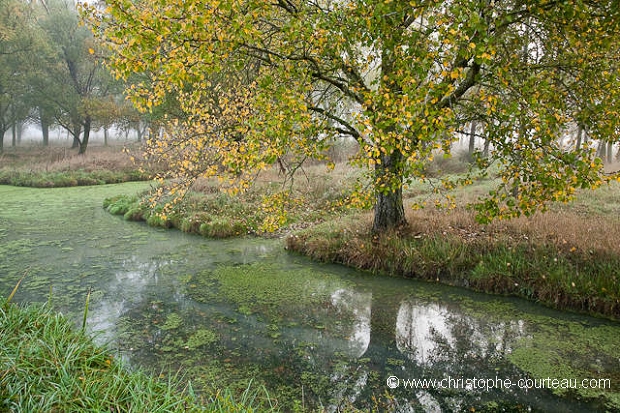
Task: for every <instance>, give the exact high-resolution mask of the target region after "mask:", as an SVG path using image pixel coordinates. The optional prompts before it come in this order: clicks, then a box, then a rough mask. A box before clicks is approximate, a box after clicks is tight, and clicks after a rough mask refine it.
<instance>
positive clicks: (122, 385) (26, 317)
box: [0, 298, 276, 412]
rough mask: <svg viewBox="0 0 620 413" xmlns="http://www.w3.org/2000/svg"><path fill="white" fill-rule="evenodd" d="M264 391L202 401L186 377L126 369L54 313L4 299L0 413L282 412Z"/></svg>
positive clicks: (0, 325)
mask: <svg viewBox="0 0 620 413" xmlns="http://www.w3.org/2000/svg"><path fill="white" fill-rule="evenodd" d="M264 392H265V390H264V389H262V388H254V387H252V386H249V387H248V388H247V389H246V391H244V392H243V393H242V394H241V395H235V394H233V392H232V391H230V390H222V391H220V392H217V393H216V394H214V395H210V396H205V395H197V394H195V393H194V391H193V390H192V387H191V384H188V383H184V381H183V380H182V378H181V377H175V376H172V377H171V378H170V379H168V380H165V381H163V380H160V379H158V378H156V377H154V376H151V375H148V374H146V373H144V372H141V371H139V370H137V371H136V370H132V371H130V370H128V369H127V368H126V367H125V366H124V365H123V363H122V362H121V361H120V360H118V359H116V358H115V357H113V356H112V355H111V354H110V353H109V352H108V351H106V350H105V349H104V348H102V347H99V346H96V345H94V344H93V342H92V340H91V339H90V338H89V337H88V336H86V335H84V334H83V333H82V332H81V331H79V329H77V328H76V326H75V325H74V324H73V323H72V322H70V321H69V320H67V319H66V318H64V317H63V316H62V315H59V314H56V313H54V312H52V311H51V310H50V309H49V308H48V307H45V306H28V307H19V306H16V305H12V304H10V303H9V302H8V301H7V300H6V299H3V298H0V412H70V411H80V412H250V411H276V408H275V407H274V406H272V405H271V404H270V402H269V398H268V397H265V394H264ZM265 400H267V402H265Z"/></svg>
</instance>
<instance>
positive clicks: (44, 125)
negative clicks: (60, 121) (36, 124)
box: [39, 108, 50, 146]
mask: <svg viewBox="0 0 620 413" xmlns="http://www.w3.org/2000/svg"><path fill="white" fill-rule="evenodd" d="M39 121H40V123H41V133H42V134H43V146H49V144H50V122H49V120H48V119H47V114H46V113H45V112H44V111H43V109H41V108H39Z"/></svg>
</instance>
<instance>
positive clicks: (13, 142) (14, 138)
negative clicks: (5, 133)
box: [11, 122, 17, 147]
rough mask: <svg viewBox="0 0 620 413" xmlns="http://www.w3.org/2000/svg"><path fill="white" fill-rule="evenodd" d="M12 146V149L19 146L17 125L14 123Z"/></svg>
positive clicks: (12, 127)
mask: <svg viewBox="0 0 620 413" xmlns="http://www.w3.org/2000/svg"><path fill="white" fill-rule="evenodd" d="M11 137H12V139H11V146H12V147H16V146H17V123H16V122H13V124H12V125H11Z"/></svg>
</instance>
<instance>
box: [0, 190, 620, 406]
mask: <svg viewBox="0 0 620 413" xmlns="http://www.w3.org/2000/svg"><path fill="white" fill-rule="evenodd" d="M120 188H124V187H115V188H108V189H105V191H108V193H109V194H110V195H113V194H115V193H119V192H120V191H121V189H120ZM97 190H99V191H103V189H90V190H89V191H90V192H88V191H87V193H91V194H93V197H92V199H91V198H89V199H90V201H88V202H86V201H85V200H84V194H85V192H84V191H73V190H67V191H64V190H62V191H55V192H50V191H41V192H38V191H36V190H34V191H33V190H29V189H11V191H8V192H7V193H10V197H6V196H3V195H2V191H3V188H0V198H1V199H3V203H6V204H7V205H6V208H3V209H0V223H2V226H6V228H8V229H10V231H9V230H3V229H2V228H0V238H1V239H2V244H1V245H0V247H2V252H3V260H2V261H0V286H1V287H2V289H3V291H10V289H11V288H12V287H13V286H14V284H15V282H16V280H17V279H18V278H19V276H21V274H23V272H24V271H25V268H26V267H29V268H30V269H29V276H28V278H27V279H26V280H25V281H24V283H23V284H22V286H21V287H20V291H19V293H18V295H17V296H16V300H18V299H19V300H22V301H39V302H41V301H47V300H48V296H49V294H50V290H52V291H53V297H52V298H53V299H52V300H51V301H52V302H53V304H54V305H55V306H56V308H59V309H62V310H63V311H64V310H68V311H67V312H66V314H69V315H71V314H74V315H75V318H76V322H78V323H79V322H80V321H78V320H81V314H82V311H83V305H84V298H85V295H86V291H88V290H89V289H90V288H92V289H93V290H94V293H93V296H92V300H91V307H90V311H89V318H88V322H89V326H90V328H91V330H92V331H96V332H98V333H97V334H98V338H99V340H100V341H102V342H107V343H109V344H110V345H111V346H113V348H114V349H115V351H118V352H120V353H121V354H122V355H123V356H124V357H125V358H126V359H127V360H128V361H129V362H130V363H131V364H132V365H136V366H140V367H143V368H147V369H153V370H154V371H156V372H158V373H159V372H161V371H171V372H174V371H176V370H178V369H180V370H182V372H183V374H185V376H186V377H187V378H188V379H191V380H192V381H193V382H194V388H195V389H196V390H197V391H199V392H200V391H202V392H209V391H212V390H215V389H218V388H220V387H222V386H228V387H232V388H240V389H244V388H245V386H246V385H247V382H248V381H249V380H250V379H253V380H254V381H255V382H256V383H260V384H265V385H266V386H267V388H268V389H269V390H270V393H271V394H272V395H277V396H278V397H279V403H280V404H281V405H282V406H284V409H285V410H290V409H291V408H292V406H293V405H294V402H295V401H299V400H300V399H301V398H302V395H303V399H304V403H305V404H306V406H310V407H322V408H324V409H326V410H328V411H342V410H345V409H347V408H350V407H351V406H355V407H357V408H359V409H362V410H364V411H365V410H375V411H420V410H423V411H462V410H468V409H472V408H474V409H476V410H478V411H479V410H481V408H482V409H484V408H488V407H489V406H499V407H498V408H497V409H500V410H501V409H506V410H512V411H519V409H520V411H525V410H528V409H531V410H534V411H536V410H540V411H591V410H592V409H593V408H596V407H599V406H598V405H587V404H583V405H582V404H579V403H577V402H576V401H575V400H574V399H570V398H562V397H558V396H556V395H554V394H553V393H551V392H548V391H544V390H536V389H534V390H531V391H524V390H520V389H515V388H511V389H503V390H495V391H476V390H475V389H471V388H470V389H469V390H455V389H437V388H430V387H428V388H425V389H416V390H412V389H405V388H403V387H402V386H401V387H399V388H397V389H389V388H388V387H387V386H386V379H387V377H389V376H390V375H395V376H398V377H400V378H401V379H403V380H404V379H433V378H435V379H443V378H446V377H451V378H472V377H496V376H501V377H504V378H512V379H514V380H515V381H516V380H517V379H518V378H522V377H528V374H530V373H531V372H532V371H533V370H534V368H533V367H532V366H534V367H536V368H539V367H540V366H539V365H538V364H543V366H542V367H544V370H542V371H545V372H546V371H551V372H552V373H553V372H554V371H553V367H554V364H552V363H551V362H554V363H555V362H556V360H558V361H557V363H560V362H561V363H562V364H558V366H560V367H562V368H563V369H564V371H567V372H569V373H571V374H576V375H581V376H584V375H585V376H586V377H589V376H588V375H592V376H593V377H612V378H614V380H615V381H614V386H616V387H618V386H620V377H619V376H620V375H619V374H618V371H620V362H619V360H620V354H619V353H620V350H619V349H618V346H617V343H616V341H614V340H617V337H618V336H619V335H620V327H619V326H618V324H617V323H612V322H603V321H600V320H593V319H590V318H587V317H577V316H568V315H566V314H563V313H558V312H550V311H548V310H544V309H541V308H540V307H536V306H533V305H529V304H528V305H525V304H522V303H521V304H519V305H518V306H517V305H516V304H514V301H511V300H507V299H502V298H494V299H490V298H488V297H484V296H480V295H475V294H470V293H466V292H464V291H462V290H455V289H450V288H444V287H439V286H434V285H430V284H423V283H416V282H413V281H410V280H395V279H390V278H385V277H368V276H365V275H363V274H360V273H357V272H354V271H350V270H347V269H345V268H342V267H339V266H327V265H318V264H316V263H311V262H309V261H307V260H305V259H303V258H300V257H296V256H294V255H288V254H286V253H284V252H283V250H282V248H281V245H280V244H279V242H278V241H277V240H268V241H266V240H233V241H222V242H215V241H209V240H205V239H202V238H199V237H189V236H185V235H183V234H180V233H178V232H175V231H168V232H164V231H161V230H156V229H153V228H148V227H146V226H144V225H141V224H137V223H128V222H124V221H122V220H121V219H118V218H117V217H111V216H109V215H108V214H106V213H104V212H103V211H102V210H101V207H100V205H101V201H102V198H103V195H101V196H100V195H97V196H98V198H97V197H96V196H94V195H95V194H98V192H97ZM43 193H46V194H50V193H53V194H54V196H56V197H58V200H57V202H52V201H49V202H46V205H45V206H44V209H45V211H44V213H42V212H41V211H39V210H38V209H37V208H41V207H40V206H39V205H40V203H38V202H34V201H33V200H35V199H39V198H40V197H41V196H42V195H41V194H43ZM46 196H47V195H46ZM69 206H71V209H70V210H71V215H72V219H67V217H66V215H65V211H67V208H69ZM15 211H20V214H19V216H16V215H15ZM24 214H26V215H27V216H28V217H29V218H28V219H27V220H26V219H24V218H23V216H24ZM54 217H61V220H62V221H63V225H62V234H60V235H59V233H58V230H57V228H58V226H57V225H52V224H51V222H52V221H53V219H54ZM84 220H86V221H87V222H88V226H87V228H88V230H87V231H85V230H84V228H85V225H84V224H83V223H82V222H83V221H84ZM33 228H36V231H33ZM119 240H121V241H122V242H121V241H119ZM51 287H53V288H51ZM496 308H500V309H501V308H503V309H504V310H502V311H496ZM566 342H568V343H571V345H566V344H565V343H566ZM527 352H531V353H532V354H535V355H536V357H537V358H536V359H534V361H531V360H528V359H527V358H524V354H525V355H527ZM515 354H516V355H518V356H519V357H514V356H515ZM549 360H551V362H550V361H549ZM528 363H529V364H528ZM544 363H547V364H546V365H544ZM528 368H529V370H526V369H528ZM566 374H568V373H566ZM592 394H593V395H592V396H591V397H593V398H595V397H598V396H599V394H595V393H592ZM498 401H500V402H498ZM493 403H495V404H493ZM519 406H520V407H519ZM593 406H594V407H593ZM611 410H613V409H611Z"/></svg>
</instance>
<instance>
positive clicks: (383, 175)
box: [372, 151, 407, 233]
mask: <svg viewBox="0 0 620 413" xmlns="http://www.w3.org/2000/svg"><path fill="white" fill-rule="evenodd" d="M380 159H381V163H379V164H377V165H376V166H375V179H376V182H378V183H379V184H382V183H384V184H385V187H384V188H385V189H383V190H379V191H378V193H377V201H376V204H375V217H374V222H373V225H372V231H373V232H374V233H381V232H383V231H385V230H389V229H392V228H397V227H399V226H402V225H405V224H406V223H407V220H406V219H405V208H404V206H403V175H402V174H403V171H402V164H403V156H402V154H401V153H400V152H398V151H394V152H393V153H392V154H388V155H382V156H381V158H380ZM379 187H380V185H379Z"/></svg>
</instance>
